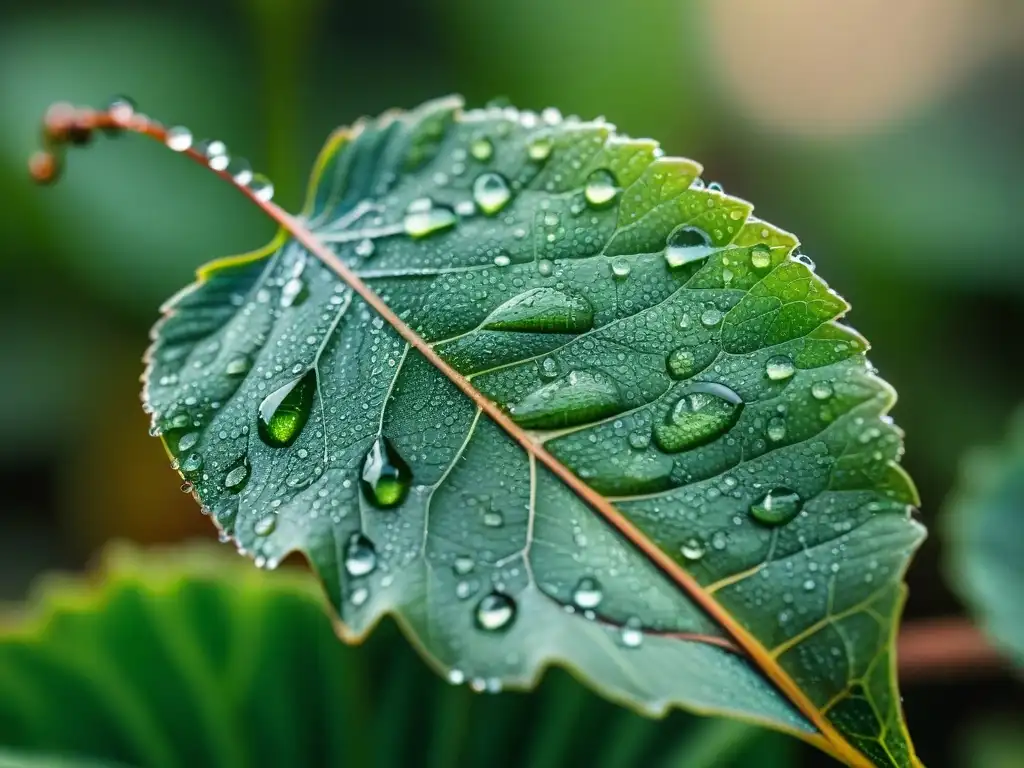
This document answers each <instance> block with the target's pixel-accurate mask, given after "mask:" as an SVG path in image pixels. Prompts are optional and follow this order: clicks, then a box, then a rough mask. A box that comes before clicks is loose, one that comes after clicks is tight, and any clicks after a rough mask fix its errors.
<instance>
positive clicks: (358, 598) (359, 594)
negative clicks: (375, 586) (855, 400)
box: [350, 587, 370, 608]
mask: <svg viewBox="0 0 1024 768" xmlns="http://www.w3.org/2000/svg"><path fill="white" fill-rule="evenodd" d="M369 597H370V590H368V589H367V588H366V587H359V588H358V589H356V590H355V591H354V592H353V593H352V597H351V598H350V599H351V601H352V605H354V606H355V607H356V608H358V607H359V606H361V605H362V604H363V603H365V602H366V601H367V600H368V599H369Z"/></svg>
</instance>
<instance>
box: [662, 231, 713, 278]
mask: <svg viewBox="0 0 1024 768" xmlns="http://www.w3.org/2000/svg"><path fill="white" fill-rule="evenodd" d="M714 252H715V249H714V247H713V246H712V245H711V238H710V237H709V236H708V234H707V232H705V231H704V230H703V229H700V228H699V227H693V226H690V225H688V224H684V225H682V226H679V227H676V228H675V229H673V230H672V232H671V234H669V236H668V239H667V240H666V241H665V263H666V264H667V265H668V268H669V269H679V268H680V267H685V266H686V265H687V264H694V263H696V262H698V261H703V260H704V259H706V258H707V257H708V256H710V255H711V254H712V253H714Z"/></svg>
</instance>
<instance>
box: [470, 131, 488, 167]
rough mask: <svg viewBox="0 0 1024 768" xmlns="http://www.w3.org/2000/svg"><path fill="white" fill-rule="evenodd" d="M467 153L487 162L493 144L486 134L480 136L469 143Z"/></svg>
mask: <svg viewBox="0 0 1024 768" xmlns="http://www.w3.org/2000/svg"><path fill="white" fill-rule="evenodd" d="M469 154H471V155H472V156H473V157H474V158H475V159H477V160H479V161H480V162H482V163H484V162H487V161H488V160H490V159H491V156H492V155H493V154H494V144H492V143H491V140H490V139H488V138H487V137H486V136H481V137H479V138H477V139H474V140H473V143H472V144H470V145H469Z"/></svg>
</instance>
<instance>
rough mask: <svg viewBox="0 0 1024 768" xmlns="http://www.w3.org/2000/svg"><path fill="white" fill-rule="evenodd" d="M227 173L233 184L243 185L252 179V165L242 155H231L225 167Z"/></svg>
mask: <svg viewBox="0 0 1024 768" xmlns="http://www.w3.org/2000/svg"><path fill="white" fill-rule="evenodd" d="M227 172H228V175H230V176H231V178H232V180H233V181H234V182H235V184H238V185H240V186H243V187H244V186H245V185H246V184H248V183H249V182H250V181H252V166H251V165H249V161H248V160H246V159H245V158H244V157H233V158H231V162H230V163H228V167H227Z"/></svg>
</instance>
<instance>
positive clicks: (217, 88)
mask: <svg viewBox="0 0 1024 768" xmlns="http://www.w3.org/2000/svg"><path fill="white" fill-rule="evenodd" d="M1022 89H1024V4H1022V3H1019V2H1016V1H1015V0H901V1H900V2H892V0H859V1H858V2H847V3H833V2H822V1H821V0H772V1H771V2H766V1H765V0H704V1H703V2H700V1H698V2H684V1H683V0H635V1H634V2H626V1H625V0H517V1H516V2H497V1H496V0H419V1H417V0H376V2H372V3H357V2H330V0H291V2H286V1H285V0H233V1H232V0H203V1H202V2H198V1H197V0H182V1H180V2H177V3H173V4H171V3H162V4H158V3H139V2H129V1H128V0H121V1H120V2H116V1H110V2H107V1H105V0H77V1H68V0H64V1H56V0H51V1H50V2H46V3H40V2H31V1H30V0H8V1H7V2H6V3H4V4H3V5H2V9H0V200H2V202H3V205H2V206H0V237H2V241H0V242H2V243H3V245H2V247H0V260H2V265H3V275H4V284H5V287H6V290H7V293H6V299H5V301H4V302H3V304H2V305H0V358H2V359H3V360H4V368H3V370H4V374H3V376H2V379H0V434H2V436H3V439H2V440H0V479H2V489H3V490H2V494H0V519H2V521H3V522H2V528H0V598H5V599H18V598H20V597H22V596H23V595H24V594H25V590H26V587H27V585H28V584H29V582H30V581H31V580H32V579H33V578H34V577H35V576H37V575H38V574H39V573H40V572H42V571H44V570H47V569H50V568H53V567H80V566H81V565H82V564H83V563H85V562H86V561H88V559H89V558H90V557H92V556H93V555H94V553H95V552H96V550H97V549H98V548H99V547H101V545H102V544H103V543H104V542H106V541H108V540H109V539H111V538H128V539H133V540H137V541H141V542H157V541H159V542H167V541H177V540H180V539H184V538H188V537H196V536H199V537H211V536H212V535H213V530H212V526H211V525H210V524H209V521H207V520H206V519H205V518H203V517H202V516H201V515H199V514H197V511H196V509H195V507H194V503H193V501H192V500H191V498H189V497H187V496H185V495H183V494H181V493H179V492H178V485H179V482H180V481H179V479H178V478H177V476H176V474H175V473H173V472H171V471H170V470H169V469H168V467H167V462H166V458H165V456H164V454H163V451H162V448H161V446H160V444H159V443H158V441H156V440H154V439H152V438H150V437H148V436H147V421H146V418H145V416H144V415H143V413H142V411H141V408H140V406H139V400H138V376H139V374H140V373H141V370H142V367H141V363H140V356H141V354H142V352H143V350H144V348H145V346H146V344H147V330H148V328H149V326H150V325H151V324H152V322H153V321H154V319H155V318H156V316H157V307H158V305H159V304H160V302H162V301H163V300H164V299H165V298H167V297H169V296H170V295H171V294H172V293H174V292H175V291H177V290H178V289H179V288H181V287H182V286H184V285H185V284H186V283H187V282H189V281H190V277H191V274H192V272H193V270H194V269H195V268H196V267H197V266H199V265H200V264H201V263H203V262H204V261H207V260H209V259H210V258H213V257H216V256H220V255H223V254H228V253H233V252H241V251H244V250H248V249H251V248H254V247H257V246H259V245H262V244H263V243H264V242H266V241H267V240H268V239H269V238H270V236H271V235H272V227H271V226H270V224H269V223H268V222H267V221H266V220H264V218H263V217H262V216H261V214H260V213H259V212H258V211H257V210H256V209H255V208H254V207H253V206H250V205H249V204H247V203H246V202H245V200H244V199H243V198H242V196H241V195H239V194H238V193H237V192H235V191H234V190H232V189H231V188H230V187H229V186H228V185H225V184H220V183H217V182H216V181H215V180H214V179H213V177H211V176H210V175H209V174H208V173H204V172H203V171H202V170H201V169H200V168H198V167H196V166H195V165H193V164H192V163H188V162H184V161H182V160H181V159H180V158H177V157H175V156H174V155H173V154H172V153H170V152H166V151H161V150H160V149H159V148H158V147H155V146H153V145H152V144H151V143H150V142H145V141H142V140H139V139H137V138H126V139H120V140H117V141H108V140H102V141H99V142H98V146H96V147H95V148H93V149H91V150H89V151H87V152H76V153H74V154H73V156H72V157H70V163H69V169H68V173H67V177H66V178H65V179H64V180H63V182H62V183H61V184H59V185H58V186H57V187H56V188H54V189H40V188H36V187H34V186H32V185H31V183H30V182H29V180H28V176H27V173H26V170H25V168H26V166H25V162H26V158H27V157H28V155H29V153H30V152H31V151H32V150H33V149H35V148H36V147H37V145H38V135H39V124H40V118H41V116H42V114H43V112H44V111H45V109H46V107H47V106H48V105H49V103H51V102H52V101H55V100H70V101H73V102H76V103H81V104H92V105H97V106H102V105H104V104H105V103H106V102H107V100H108V99H109V98H110V97H111V96H113V95H115V94H121V93H125V94H129V95H131V96H132V97H134V98H135V99H136V100H137V101H138V103H139V108H140V110H141V111H143V112H146V113H147V114H150V115H152V116H154V117H156V118H157V119H159V120H161V121H163V122H165V123H167V124H172V123H179V122H180V123H184V124H186V125H188V126H189V127H190V128H192V130H193V131H194V132H195V133H196V134H197V136H210V137H215V138H221V139H223V140H225V141H226V142H227V144H228V146H229V147H230V148H231V149H232V151H233V152H235V153H238V154H241V155H244V156H246V157H248V158H249V159H250V160H251V161H252V163H253V165H254V167H256V168H257V169H260V170H263V171H265V172H267V173H268V174H269V175H270V176H271V178H272V179H273V180H274V182H275V185H276V187H277V190H278V195H277V199H278V200H279V201H280V202H281V203H282V204H283V205H285V207H287V208H291V209H293V210H294V209H296V208H298V207H299V206H300V205H301V198H302V191H303V188H304V184H305V177H306V175H307V171H308V169H309V168H310V166H311V163H312V160H313V158H314V157H315V155H316V152H317V150H318V149H319V146H320V144H321V142H322V141H323V139H324V138H325V137H326V135H327V134H328V133H329V131H330V130H331V129H332V128H334V127H335V126H337V125H340V124H344V123H348V122H351V121H352V120H353V119H355V118H357V117H358V116H360V115H363V114H375V113H377V112H380V111H382V110H384V109H387V108H389V107H392V106H402V107H408V106H413V105H415V104H417V103H419V102H420V101H422V100H425V99H427V98H430V97H433V96H437V95H441V94H444V93H449V92H459V93H462V94H464V95H465V96H466V98H467V101H468V102H469V103H471V104H482V103H483V102H485V101H486V100H488V99H490V98H492V97H494V96H498V95H503V96H507V97H509V99H510V100H511V101H512V102H513V103H514V104H516V105H517V106H520V107H524V108H532V109H540V108H543V107H545V106H549V105H555V106H558V107H559V108H560V109H561V110H562V111H563V112H565V113H572V114H579V115H581V116H583V117H593V116H596V115H605V116H606V117H607V118H608V119H609V120H611V121H612V122H614V123H615V124H617V125H618V126H619V128H620V129H621V130H623V131H625V132H628V133H630V134H632V135H644V136H652V137H654V138H657V139H659V140H660V141H661V142H662V145H663V146H664V148H665V149H666V151H667V152H669V153H671V154H681V155H685V156H689V157H693V158H695V159H698V160H700V161H701V162H702V163H703V164H704V166H705V168H706V171H705V178H706V179H708V180H709V181H710V180H717V181H719V182H721V183H722V184H723V185H724V186H725V188H726V190H728V191H729V192H731V193H733V194H737V195H739V196H741V197H745V198H748V199H750V200H752V201H754V202H755V204H756V206H757V214H758V215H759V216H761V217H762V218H766V219H768V220H770V221H772V222H773V223H776V224H778V225H779V226H782V227H784V228H786V229H789V230H791V231H793V232H796V233H797V234H798V235H799V236H800V237H801V239H802V241H803V243H804V250H805V252H807V253H808V254H809V255H810V256H811V257H812V258H813V259H814V260H815V261H816V263H817V264H818V268H819V272H820V273H821V274H822V275H824V276H825V278H826V279H827V280H828V281H829V283H830V284H831V285H832V286H833V287H834V288H835V289H836V290H838V291H839V292H840V293H841V294H843V295H844V296H845V297H846V298H847V299H849V300H850V301H851V302H852V304H853V306H854V310H853V312H852V313H851V315H850V317H849V321H850V322H851V323H852V324H853V325H854V326H855V327H856V328H857V329H858V330H860V331H861V332H862V333H864V334H865V335H866V336H867V337H868V338H869V339H870V340H871V341H872V343H873V345H874V350H873V351H872V353H871V360H872V362H873V363H875V364H876V365H877V366H878V368H879V369H880V370H881V373H882V375H883V376H884V377H885V378H886V379H888V380H889V381H890V382H892V383H893V385H894V386H895V387H896V388H897V390H898V391H899V393H900V402H899V404H898V406H897V407H896V409H895V412H894V417H895V419H896V421H897V423H899V424H900V425H901V426H902V427H903V428H904V429H905V430H906V433H907V455H906V458H905V464H906V466H907V467H908V468H909V470H910V472H911V474H912V475H913V476H914V478H915V479H916V480H917V482H918V485H919V487H920V490H921V496H922V498H923V502H924V503H923V507H922V510H921V515H922V518H923V519H924V520H925V522H926V523H929V524H930V523H931V522H932V521H933V520H934V518H935V515H936V513H937V511H938V510H939V509H940V507H941V504H942V503H943V500H944V498H945V496H946V494H947V492H948V490H949V488H950V485H951V484H952V482H953V481H954V479H955V477H956V467H957V462H958V460H959V458H960V456H961V454H962V452H963V451H964V449H965V448H967V447H968V446H971V445H974V444H978V443H994V442H997V441H998V440H999V438H1000V437H1001V436H1002V434H1003V433H1004V425H1005V423H1006V421H1007V420H1008V417H1009V414H1010V412H1011V411H1012V409H1013V406H1014V405H1015V404H1016V402H1017V401H1019V400H1021V399H1022V397H1024V386H1022V380H1024V374H1022V367H1021V359H1022V356H1024V342H1022V341H1021V337H1020V332H1021V329H1024V232H1022V229H1024V225H1022V222H1024V216H1022V210H1024V206H1022V204H1024V184H1022V169H1024V141H1022V138H1021V137H1022V136H1024V99H1022V98H1021V93H1022V92H1024V90H1022ZM941 556H942V553H941V542H939V541H938V540H937V537H935V536H933V537H932V538H930V539H929V540H928V542H926V544H925V546H924V549H923V551H922V552H921V553H920V555H919V556H918V558H917V560H916V561H915V564H914V567H913V569H912V571H911V573H910V576H909V583H910V588H911V597H910V601H909V604H908V608H907V617H908V619H913V618H915V617H917V618H921V617H932V616H947V615H952V614H956V613H961V612H962V608H961V607H960V606H959V605H958V604H957V602H956V600H955V598H954V597H953V596H952V593H951V591H950V589H949V588H948V587H947V586H946V585H944V584H943V582H942V576H941V575H940V569H939V561H940V558H941ZM947 678H948V679H947ZM904 694H905V707H906V710H907V716H908V719H909V722H910V728H911V732H912V733H913V734H914V736H915V741H916V743H917V746H918V751H919V754H920V755H921V757H922V758H923V759H924V761H925V762H926V763H927V764H928V765H930V766H933V767H934V766H944V765H956V766H961V765H962V766H974V765H992V766H999V765H1002V763H999V762H986V761H987V760H989V758H988V757H984V755H989V754H990V753H992V752H993V749H995V748H994V747H993V746H992V745H993V743H994V741H993V739H995V738H997V737H995V736H991V735H990V734H987V733H982V732H980V731H977V730H976V726H977V725H978V724H979V723H983V722H987V723H988V724H989V726H990V730H991V723H992V722H995V721H998V720H999V719H1000V718H1002V719H1003V720H1006V721H1008V722H1010V723H1013V722H1016V723H1018V725H1019V723H1020V722H1021V720H1022V718H1024V701H1022V691H1021V687H1020V685H1019V684H1017V683H1015V682H1013V681H1012V680H1010V679H1009V678H1008V677H1007V676H1002V677H1000V676H995V677H992V676H988V677H983V676H979V677H978V678H977V679H972V677H971V676H967V677H963V676H944V675H939V676H938V677H937V679H932V680H929V681H927V682H918V683H915V682H907V683H906V684H905V685H904ZM979 734H980V735H979ZM995 752H996V753H999V750H998V749H995ZM801 754H802V758H801V759H802V760H803V764H806V765H814V764H819V763H820V761H821V758H819V757H816V756H814V755H813V754H811V753H810V752H809V751H805V752H803V753H801ZM999 754H1000V755H1002V757H1003V758H1006V757H1007V756H1009V759H1010V760H1011V761H1015V760H1018V759H1019V760H1020V762H1012V763H1011V762H1007V763H1005V765H1011V764H1013V765H1022V764H1024V755H1022V754H1020V753H1018V752H1017V751H1016V749H1015V748H1012V747H1010V748H1007V749H1004V750H1003V752H1002V753H999ZM997 759H998V758H997Z"/></svg>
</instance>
